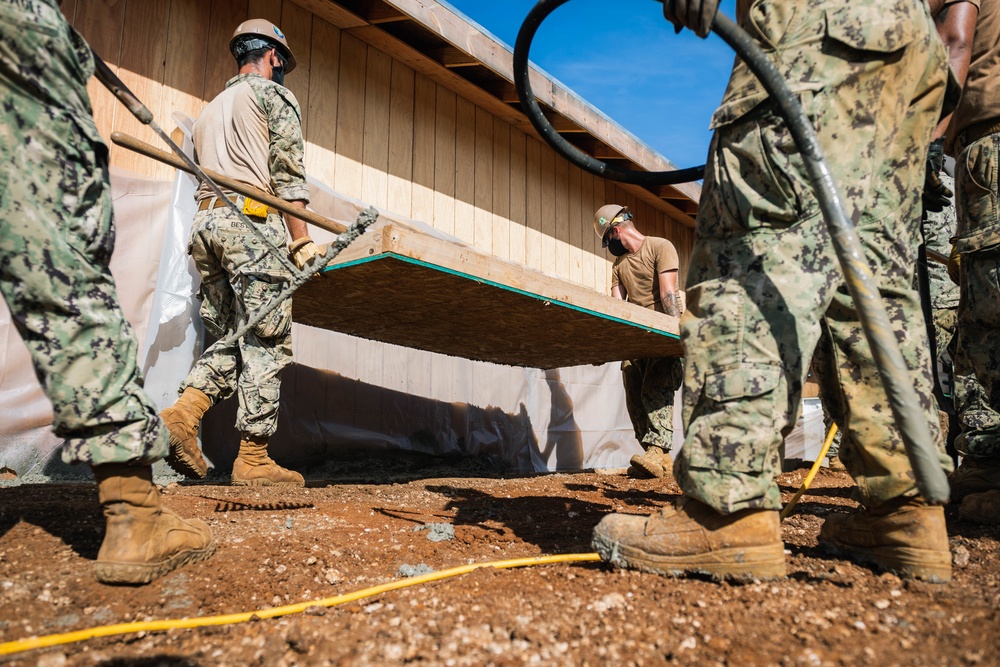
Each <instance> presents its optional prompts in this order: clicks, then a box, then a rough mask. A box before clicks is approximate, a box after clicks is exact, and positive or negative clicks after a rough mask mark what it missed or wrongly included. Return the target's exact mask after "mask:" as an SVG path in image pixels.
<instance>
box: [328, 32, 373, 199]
mask: <svg viewBox="0 0 1000 667" xmlns="http://www.w3.org/2000/svg"><path fill="white" fill-rule="evenodd" d="M367 62H368V45H367V44H365V43H364V42H362V41H361V40H359V39H357V38H356V37H353V36H352V35H349V34H347V33H341V36H340V83H339V86H340V92H339V96H338V98H337V151H336V152H337V156H336V165H335V166H334V173H335V180H334V189H335V190H337V191H338V192H342V193H344V194H346V195H349V196H351V197H357V198H361V164H362V160H363V151H364V131H365V125H364V123H365V70H366V69H367Z"/></svg>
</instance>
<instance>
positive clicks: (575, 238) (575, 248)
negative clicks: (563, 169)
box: [568, 166, 590, 283]
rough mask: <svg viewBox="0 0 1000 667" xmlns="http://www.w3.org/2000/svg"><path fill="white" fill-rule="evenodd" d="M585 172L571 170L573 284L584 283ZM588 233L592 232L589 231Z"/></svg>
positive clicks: (570, 239)
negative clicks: (583, 180) (583, 212)
mask: <svg viewBox="0 0 1000 667" xmlns="http://www.w3.org/2000/svg"><path fill="white" fill-rule="evenodd" d="M582 177H583V171H582V170H580V169H579V168H577V167H573V166H571V167H570V168H569V211H568V213H569V279H570V280H572V281H573V282H577V283H582V282H583V278H582V276H583V249H582V248H581V247H580V246H581V244H582V243H583V231H584V223H585V221H584V219H583V214H582V211H583V189H582V188H583V185H582V182H581V181H582ZM587 231H590V230H589V229H588V230H587Z"/></svg>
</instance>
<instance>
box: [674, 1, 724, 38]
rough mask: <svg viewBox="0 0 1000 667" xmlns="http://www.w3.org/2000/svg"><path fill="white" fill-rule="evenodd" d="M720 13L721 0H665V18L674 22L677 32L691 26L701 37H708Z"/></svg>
mask: <svg viewBox="0 0 1000 667" xmlns="http://www.w3.org/2000/svg"><path fill="white" fill-rule="evenodd" d="M718 13H719V0H663V18H665V19H667V20H668V21H670V22H671V23H673V24H674V32H675V33H677V32H680V31H681V29H682V28H690V29H691V30H694V32H695V34H696V35H698V36H699V37H702V38H705V37H708V33H709V32H710V31H711V30H712V21H713V20H714V19H715V15H716V14H718Z"/></svg>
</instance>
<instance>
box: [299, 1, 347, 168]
mask: <svg viewBox="0 0 1000 667" xmlns="http://www.w3.org/2000/svg"><path fill="white" fill-rule="evenodd" d="M310 62H311V64H312V68H311V69H310V72H309V104H308V105H307V106H305V107H303V114H304V115H305V117H306V119H307V124H306V127H307V128H308V130H307V131H306V134H305V138H306V142H307V143H308V144H309V146H308V147H307V148H306V173H308V174H310V175H311V176H312V177H313V178H316V179H317V180H319V181H320V182H322V183H325V184H326V185H327V186H329V187H333V184H334V174H335V172H336V148H337V116H338V114H337V105H338V99H339V94H340V85H339V81H340V28H338V27H336V26H334V25H331V24H330V23H327V22H326V21H324V20H323V19H321V18H318V17H317V18H315V19H314V20H313V42H312V53H311V54H310Z"/></svg>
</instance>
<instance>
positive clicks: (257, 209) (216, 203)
mask: <svg viewBox="0 0 1000 667" xmlns="http://www.w3.org/2000/svg"><path fill="white" fill-rule="evenodd" d="M229 201H231V202H233V203H234V204H236V206H237V207H239V209H240V210H241V211H243V212H244V213H245V214H247V215H250V216H254V217H257V218H266V217H267V213H268V208H267V205H266V204H261V203H260V202H259V201H256V200H254V199H251V198H250V197H244V196H243V195H229ZM226 205H227V204H226V202H225V200H223V199H219V198H218V197H209V198H208V199H202V200H201V201H200V202H198V210H199V211H207V210H208V209H210V208H219V207H220V206H226Z"/></svg>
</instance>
